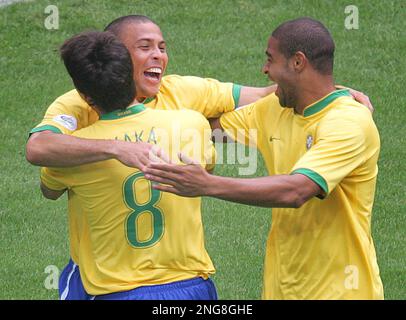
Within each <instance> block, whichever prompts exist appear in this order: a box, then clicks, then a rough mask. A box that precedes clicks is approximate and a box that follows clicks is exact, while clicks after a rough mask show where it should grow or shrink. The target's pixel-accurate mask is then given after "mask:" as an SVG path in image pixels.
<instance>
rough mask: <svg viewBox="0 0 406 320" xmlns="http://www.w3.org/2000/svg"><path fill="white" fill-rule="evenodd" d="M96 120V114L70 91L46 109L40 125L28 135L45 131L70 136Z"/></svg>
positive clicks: (75, 93) (74, 91)
mask: <svg viewBox="0 0 406 320" xmlns="http://www.w3.org/2000/svg"><path fill="white" fill-rule="evenodd" d="M97 119H98V115H97V113H96V112H95V111H94V110H93V109H92V108H91V107H89V106H88V105H87V103H86V102H85V101H84V100H83V99H82V98H81V97H80V96H79V94H78V93H77V91H76V90H72V91H69V92H68V93H66V94H64V95H62V96H60V97H59V98H57V99H56V100H55V101H54V102H53V103H52V104H51V105H50V106H49V107H48V110H47V111H46V113H45V116H44V118H43V119H42V121H41V123H40V124H38V125H37V126H36V127H35V128H33V129H32V130H31V131H30V135H31V134H32V133H34V132H40V131H46V130H50V131H52V132H55V133H63V134H71V133H73V132H74V131H76V130H79V129H81V128H84V127H87V126H89V125H90V124H92V123H93V122H95V121H96V120H97Z"/></svg>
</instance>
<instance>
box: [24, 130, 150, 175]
mask: <svg viewBox="0 0 406 320" xmlns="http://www.w3.org/2000/svg"><path fill="white" fill-rule="evenodd" d="M152 148H153V146H152V145H150V144H148V143H144V142H127V141H119V140H95V139H81V138H77V137H73V136H69V135H65V134H58V133H54V132H52V131H42V132H36V133H34V134H32V135H31V137H30V138H29V140H28V142H27V145H26V158H27V161H28V162H30V163H31V164H33V165H37V166H44V167H72V166H77V165H82V164H87V163H92V162H96V161H102V160H108V159H117V160H119V161H120V162H122V163H123V164H124V165H126V166H129V167H135V168H138V169H140V170H141V171H142V170H144V169H145V167H146V165H147V164H148V163H149V162H150V160H149V153H150V151H151V149H152Z"/></svg>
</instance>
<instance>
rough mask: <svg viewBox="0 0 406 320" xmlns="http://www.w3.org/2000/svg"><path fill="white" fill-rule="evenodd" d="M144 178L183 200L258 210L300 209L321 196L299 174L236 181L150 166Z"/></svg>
mask: <svg viewBox="0 0 406 320" xmlns="http://www.w3.org/2000/svg"><path fill="white" fill-rule="evenodd" d="M145 177H146V178H147V179H149V180H151V181H154V182H158V183H161V184H159V185H154V186H153V188H154V189H157V190H160V191H165V192H171V193H174V194H177V195H180V196H185V197H197V196H211V197H215V198H219V199H223V200H227V201H232V202H237V203H242V204H248V205H255V206H260V207H285V208H286V207H290V208H299V207H301V206H302V205H303V204H304V203H305V202H306V201H307V200H309V199H311V198H312V197H314V196H317V195H323V190H322V189H321V188H320V186H319V185H318V184H316V183H315V182H314V181H313V180H311V179H310V178H308V177H307V176H305V175H302V174H292V175H277V176H270V177H261V178H251V179H238V178H227V177H221V176H215V175H211V174H209V173H207V172H206V171H205V170H204V169H203V168H202V167H201V166H200V165H198V164H188V165H186V166H181V165H175V164H167V163H153V164H151V165H150V166H148V168H147V170H146V175H145Z"/></svg>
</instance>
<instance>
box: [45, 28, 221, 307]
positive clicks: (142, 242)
mask: <svg viewBox="0 0 406 320" xmlns="http://www.w3.org/2000/svg"><path fill="white" fill-rule="evenodd" d="M61 56H62V58H63V61H64V63H65V66H66V68H67V70H68V72H69V74H70V76H71V77H72V80H73V83H74V85H75V87H76V89H77V92H78V94H79V95H80V96H81V97H82V98H83V99H84V100H85V101H87V103H88V104H89V105H91V106H92V108H93V109H94V110H95V112H97V114H98V115H99V120H97V121H96V122H94V123H93V124H91V125H90V126H88V127H86V128H83V129H81V130H78V131H75V132H74V133H73V136H75V137H81V138H89V139H97V140H101V139H118V140H125V139H127V137H131V138H132V137H134V136H141V135H143V136H145V140H146V141H149V143H151V144H156V145H159V146H160V147H161V148H162V149H163V150H165V152H166V153H167V154H169V155H170V154H171V153H172V152H176V151H179V150H177V145H179V146H180V148H181V149H182V148H186V147H187V142H188V141H189V143H190V142H191V143H192V145H193V147H194V151H196V148H197V151H198V152H197V153H198V154H200V155H201V163H202V165H203V166H204V167H206V168H210V166H211V165H212V164H213V163H214V162H213V157H214V155H215V153H214V148H213V144H212V142H211V139H210V138H211V130H210V125H209V123H208V121H207V120H206V119H205V118H204V117H203V115H201V114H200V113H198V112H196V111H192V110H182V111H174V110H153V109H150V108H146V107H145V106H144V105H143V104H141V103H139V102H138V101H137V100H136V99H135V92H136V90H137V88H136V86H134V80H133V68H132V62H131V56H130V54H129V52H128V50H127V49H126V47H125V46H124V45H123V44H122V43H121V42H120V41H119V40H117V38H116V37H115V36H114V35H113V34H111V33H108V32H88V33H82V34H79V35H77V36H74V37H73V38H71V39H69V40H67V41H66V42H65V43H64V44H63V46H62V47H61ZM137 71H138V70H137V69H135V70H134V73H136V72H137ZM191 138H193V139H191ZM189 149H190V146H189ZM41 181H42V184H41V189H42V191H43V194H44V195H45V196H46V197H47V198H51V199H56V198H58V197H59V196H60V195H61V194H63V192H64V191H65V190H66V189H68V190H69V201H71V200H72V198H74V201H75V202H76V204H77V205H78V207H79V208H80V209H81V211H80V215H81V217H80V218H78V219H77V220H76V222H77V224H78V229H77V230H76V232H77V233H78V238H79V243H80V250H79V257H78V260H77V261H78V264H79V269H80V277H78V275H77V271H78V270H77V268H76V266H75V265H74V264H71V270H70V272H69V275H68V277H66V283H64V288H63V293H64V297H63V298H67V297H69V295H71V296H72V295H73V296H74V297H78V293H77V291H79V292H80V293H82V291H83V288H82V287H81V283H80V279H81V280H82V282H83V285H84V288H85V292H86V293H87V294H89V295H91V296H95V297H93V298H95V299H126V300H128V299H137V300H139V299H216V298H217V294H216V290H215V287H214V284H213V283H212V281H211V280H210V279H209V275H210V274H213V273H214V267H213V264H212V261H211V260H210V257H209V255H208V253H207V252H206V249H205V244H204V236H203V226H202V221H201V214H200V198H183V197H178V196H174V195H171V194H168V193H166V194H164V193H162V192H160V191H157V190H153V189H152V188H151V183H150V182H148V181H147V180H146V179H145V178H144V176H143V173H142V172H140V171H139V170H138V169H135V168H130V167H127V166H125V165H123V164H122V163H120V162H119V161H117V160H114V159H111V160H105V161H100V162H97V163H92V164H87V165H81V166H76V167H71V168H43V169H42V174H41ZM72 277H73V278H72ZM72 279H75V280H72ZM75 292H76V293H75Z"/></svg>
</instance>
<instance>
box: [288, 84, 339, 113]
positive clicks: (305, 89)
mask: <svg viewBox="0 0 406 320" xmlns="http://www.w3.org/2000/svg"><path fill="white" fill-rule="evenodd" d="M335 90H336V88H335V86H334V79H333V76H319V77H317V79H312V81H306V82H304V84H303V85H302V86H301V88H300V89H299V90H298V92H299V93H298V95H297V101H296V106H295V111H296V112H297V113H299V114H303V111H304V109H305V108H306V107H307V106H309V105H311V104H313V103H315V102H316V101H318V100H320V99H322V98H323V97H325V96H327V95H328V94H330V93H331V92H333V91H335Z"/></svg>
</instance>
